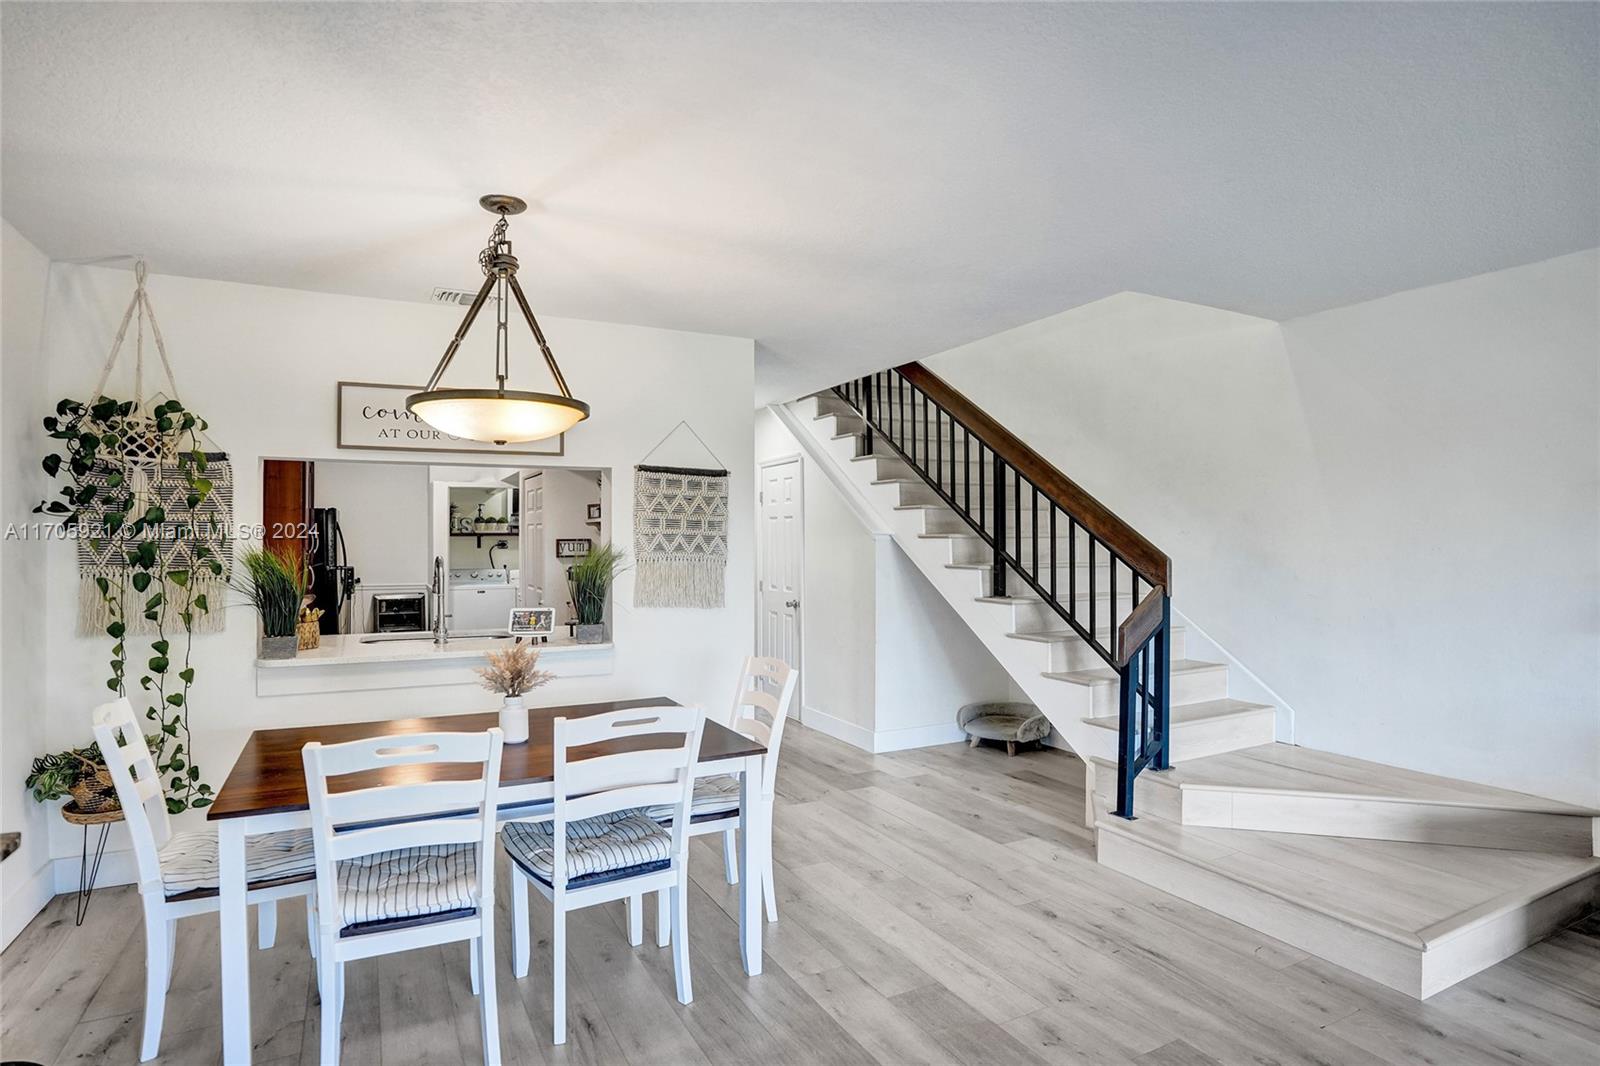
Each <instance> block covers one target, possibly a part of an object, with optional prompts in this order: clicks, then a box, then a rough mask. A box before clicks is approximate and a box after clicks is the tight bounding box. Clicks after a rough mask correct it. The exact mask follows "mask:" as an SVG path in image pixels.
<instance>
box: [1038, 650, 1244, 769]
mask: <svg viewBox="0 0 1600 1066" xmlns="http://www.w3.org/2000/svg"><path fill="white" fill-rule="evenodd" d="M1102 665H1103V664H1102ZM1068 683H1069V684H1070V682H1068ZM1119 688H1120V686H1119V685H1118V684H1117V683H1116V682H1115V681H1106V682H1104V683H1103V684H1098V685H1094V686H1090V691H1091V692H1092V693H1093V696H1092V697H1091V702H1090V707H1091V708H1092V710H1090V712H1089V713H1090V714H1091V715H1092V716H1094V717H1095V718H1111V717H1115V716H1116V715H1117V714H1118V713H1120V712H1119V710H1118V708H1117V692H1118V690H1119ZM1227 697H1228V668H1227V667H1226V666H1223V665H1220V664H1219V665H1217V666H1214V667H1209V668H1207V669H1204V670H1184V671H1182V672H1179V671H1177V670H1174V671H1173V672H1172V697H1171V703H1172V704H1173V705H1177V704H1180V703H1203V702H1205V701H1206V700H1221V699H1227ZM1272 739H1273V738H1272V737H1271V736H1268V737H1267V739H1266V741H1264V743H1271V742H1272ZM1191 757H1192V756H1191Z"/></svg>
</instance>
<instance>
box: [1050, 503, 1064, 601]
mask: <svg viewBox="0 0 1600 1066" xmlns="http://www.w3.org/2000/svg"><path fill="white" fill-rule="evenodd" d="M1050 601H1051V602H1052V603H1060V602H1061V599H1060V597H1058V596H1057V595H1056V505H1055V502H1054V501H1052V502H1051V504H1050Z"/></svg>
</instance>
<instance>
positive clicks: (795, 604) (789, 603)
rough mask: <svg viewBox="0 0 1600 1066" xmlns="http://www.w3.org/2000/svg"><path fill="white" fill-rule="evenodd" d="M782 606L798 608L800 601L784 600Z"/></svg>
mask: <svg viewBox="0 0 1600 1066" xmlns="http://www.w3.org/2000/svg"><path fill="white" fill-rule="evenodd" d="M783 605H784V606H785V607H798V606H800V601H799V600H784V601H783Z"/></svg>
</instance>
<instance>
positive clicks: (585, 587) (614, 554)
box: [567, 541, 628, 626]
mask: <svg viewBox="0 0 1600 1066" xmlns="http://www.w3.org/2000/svg"><path fill="white" fill-rule="evenodd" d="M627 559H628V553H627V552H625V551H623V550H622V549H620V548H617V547H614V546H613V545H612V544H611V542H610V541H607V542H606V543H604V544H602V545H600V546H599V547H598V548H594V549H591V550H590V552H589V554H588V555H585V556H584V557H583V558H582V559H579V560H578V561H577V562H575V563H573V564H572V566H570V567H568V569H567V591H568V593H569V594H570V595H571V596H572V609H573V611H575V612H576V613H577V615H578V624H579V625H583V626H593V625H599V624H600V623H601V622H604V621H605V617H606V599H607V598H608V597H609V596H610V594H611V583H612V582H613V581H615V580H616V577H617V575H618V574H619V573H621V572H622V571H623V570H624V569H625V567H624V566H623V564H624V563H625V562H627Z"/></svg>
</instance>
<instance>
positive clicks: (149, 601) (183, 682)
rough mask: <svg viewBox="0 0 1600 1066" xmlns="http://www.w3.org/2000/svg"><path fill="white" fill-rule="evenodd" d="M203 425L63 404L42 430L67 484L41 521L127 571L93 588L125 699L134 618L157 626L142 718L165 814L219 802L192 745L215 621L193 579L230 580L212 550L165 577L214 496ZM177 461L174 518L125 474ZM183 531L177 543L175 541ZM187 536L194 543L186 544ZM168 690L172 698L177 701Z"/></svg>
mask: <svg viewBox="0 0 1600 1066" xmlns="http://www.w3.org/2000/svg"><path fill="white" fill-rule="evenodd" d="M206 425H207V424H206V421H205V420H204V419H202V418H200V417H199V416H197V415H195V414H193V413H192V412H190V411H187V410H185V409H184V406H183V405H182V404H181V403H179V402H178V401H177V400H165V401H163V402H161V403H158V404H156V405H155V407H154V408H151V409H149V410H145V409H144V408H142V407H141V406H140V405H139V404H136V403H134V402H132V401H127V400H114V399H111V398H110V397H100V398H98V399H96V400H94V401H93V402H91V403H83V402H82V401H80V400H73V399H65V400H62V401H60V402H59V403H57V404H56V413H55V414H54V415H53V416H50V417H47V418H45V419H44V428H45V432H46V433H47V434H48V435H49V437H50V439H52V440H55V441H59V442H60V444H59V445H58V450H56V451H52V452H50V453H48V454H46V455H45V457H44V459H43V462H42V465H43V467H44V471H45V473H47V474H49V475H50V476H51V477H53V478H54V477H62V476H65V478H66V482H67V483H66V484H65V485H63V486H62V487H61V490H60V493H59V495H60V497H61V498H60V499H56V500H46V501H43V502H41V503H40V504H39V506H37V507H35V508H34V512H35V513H42V514H48V515H54V516H56V517H58V518H60V519H61V521H62V524H63V526H64V527H65V528H66V529H67V530H68V531H70V532H72V533H74V534H75V535H76V536H79V537H85V538H87V539H88V540H89V542H90V544H91V545H92V546H93V547H94V548H95V550H96V551H99V550H101V549H102V548H103V546H104V545H105V544H106V543H110V544H112V545H113V546H114V547H115V549H116V551H115V554H117V555H118V556H119V557H120V558H122V559H123V560H125V561H126V563H127V566H126V568H125V569H124V568H120V567H119V568H118V571H117V577H116V578H115V579H113V578H111V577H106V576H98V577H96V578H95V582H94V583H95V588H96V590H97V591H98V592H99V595H100V598H101V603H102V606H103V608H104V617H105V618H106V620H107V621H106V623H105V633H106V635H107V636H108V637H110V638H111V641H112V644H111V659H110V669H111V676H110V677H108V678H107V679H106V687H107V688H108V689H110V690H111V691H112V692H115V693H117V694H118V695H127V694H128V688H127V674H128V660H129V658H130V641H131V638H132V637H133V635H134V634H133V633H132V631H131V630H130V628H129V625H128V621H129V613H128V612H129V607H130V600H131V601H132V604H131V605H132V609H133V610H134V611H137V612H138V614H139V616H140V617H142V618H143V619H144V620H145V621H147V622H149V623H151V625H152V627H153V628H154V630H155V632H154V634H153V638H152V639H151V641H150V647H149V651H150V654H149V655H148V656H146V657H145V659H144V668H143V670H142V671H141V672H140V676H139V690H140V691H141V692H142V693H144V694H145V699H146V700H148V701H149V703H148V704H147V705H146V707H145V717H146V718H148V719H150V720H151V721H152V722H154V723H156V724H157V726H158V727H159V732H158V733H157V734H156V743H155V744H154V745H152V748H151V753H152V755H153V756H154V757H155V763H156V769H157V770H158V771H160V773H161V776H162V778H163V780H164V785H165V787H164V792H165V793H166V803H167V809H168V810H169V811H171V812H172V813H174V814H175V813H177V812H179V811H182V810H186V809H187V808H190V807H206V806H209V805H210V804H211V797H212V795H213V790H212V788H211V786H210V785H208V784H206V783H205V781H204V780H203V779H202V775H201V772H200V767H199V766H198V765H196V764H194V763H193V762H192V761H191V753H192V751H193V737H192V735H191V733H190V730H189V695H190V688H191V687H192V686H193V684H194V677H195V671H194V667H193V666H192V665H191V664H190V655H191V651H192V647H193V640H194V629H195V622H196V619H198V618H199V617H201V616H203V615H205V614H207V613H209V612H210V610H211V603H210V601H209V599H208V598H207V596H206V594H205V592H203V591H199V590H197V589H196V588H195V585H196V582H195V580H194V576H195V575H194V572H193V571H192V570H191V569H190V566H189V564H190V563H192V565H193V566H194V567H200V568H204V569H205V570H206V571H208V572H209V573H210V574H211V575H212V576H214V577H218V578H220V577H222V576H223V571H224V566H223V563H222V559H221V558H219V557H218V554H217V552H216V551H214V550H213V549H212V548H211V547H210V546H209V545H207V544H206V543H204V542H202V541H201V540H200V539H199V538H196V540H195V542H194V543H193V545H192V546H191V547H190V549H189V551H188V552H187V559H186V564H185V565H184V566H183V567H181V568H172V569H169V568H168V563H167V560H166V558H164V557H163V553H162V551H161V544H162V541H163V540H164V539H165V538H168V537H171V536H174V535H179V536H182V535H193V532H194V527H195V515H196V513H197V512H198V510H199V509H200V507H201V506H202V505H203V504H204V503H205V501H206V499H207V498H208V497H209V496H210V495H211V492H212V490H213V489H214V488H215V485H214V484H213V482H212V481H211V479H210V478H208V477H206V468H207V458H206V453H205V450H204V448H203V447H202V445H201V440H200V434H201V432H203V431H204V430H205V429H206ZM168 454H172V455H174V456H175V459H174V462H175V464H176V467H177V469H178V470H179V471H180V472H181V474H182V476H183V478H184V481H185V483H186V484H187V486H188V492H187V493H186V494H185V498H184V509H183V511H182V512H181V513H178V514H168V513H167V510H166V508H165V507H163V506H162V504H161V502H160V501H159V500H158V499H141V498H140V494H139V493H138V492H136V491H135V486H134V485H131V484H129V483H128V479H127V474H126V463H127V462H128V461H130V460H134V461H149V459H150V457H153V456H164V455H168ZM174 530H176V531H178V532H177V533H174ZM185 531H186V532H185ZM174 611H175V612H176V615H177V623H178V624H180V625H181V626H182V632H183V648H182V656H181V657H182V664H183V665H182V666H181V667H180V668H179V669H178V670H176V671H173V669H172V667H173V660H174V658H175V656H174V654H173V645H172V640H171V639H170V637H169V634H168V626H169V623H170V622H171V616H172V613H173V612H174ZM169 689H170V691H169Z"/></svg>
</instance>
